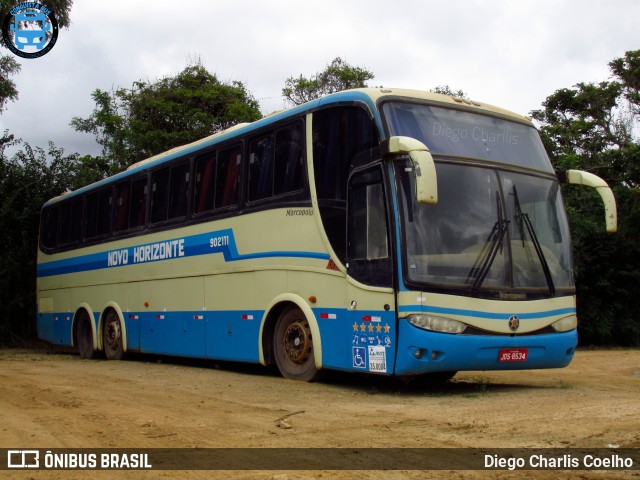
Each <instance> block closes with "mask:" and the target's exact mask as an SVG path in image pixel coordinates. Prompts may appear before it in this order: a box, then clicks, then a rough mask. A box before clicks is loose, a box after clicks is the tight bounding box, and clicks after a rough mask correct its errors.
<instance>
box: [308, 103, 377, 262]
mask: <svg viewBox="0 0 640 480" xmlns="http://www.w3.org/2000/svg"><path fill="white" fill-rule="evenodd" d="M378 143H379V142H378V136H377V130H376V127H375V124H374V122H373V120H372V119H371V118H370V117H369V115H368V113H367V112H366V111H365V110H363V109H362V108H359V107H352V106H344V107H343V106H340V107H335V108H328V109H325V110H320V111H318V112H316V113H314V114H313V171H314V176H315V184H316V194H317V196H318V207H319V209H320V218H322V224H323V226H324V229H325V232H326V234H327V238H328V239H329V242H330V243H331V247H332V248H333V250H334V252H335V253H336V255H337V256H338V258H339V259H340V261H341V262H342V263H345V262H346V254H347V252H346V250H347V246H346V245H347V231H346V225H347V179H348V178H349V174H350V172H351V170H352V169H353V168H354V167H355V166H356V165H357V164H364V163H367V162H371V161H375V160H377V159H378V158H379V156H377V157H375V156H372V155H373V153H372V152H373V150H374V149H375V147H377V145H378Z"/></svg>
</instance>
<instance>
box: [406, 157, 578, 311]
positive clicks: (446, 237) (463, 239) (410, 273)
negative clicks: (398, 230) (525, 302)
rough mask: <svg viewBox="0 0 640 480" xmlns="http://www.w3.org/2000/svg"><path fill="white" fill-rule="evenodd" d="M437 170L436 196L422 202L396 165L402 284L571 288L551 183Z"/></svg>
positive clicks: (529, 292)
mask: <svg viewBox="0 0 640 480" xmlns="http://www.w3.org/2000/svg"><path fill="white" fill-rule="evenodd" d="M436 171H437V174H438V192H439V201H438V204H437V205H425V204H420V203H417V202H416V201H415V196H414V195H413V192H415V186H414V185H413V182H414V176H413V175H412V173H411V172H412V169H411V167H410V165H409V163H408V161H406V162H402V161H400V162H397V163H396V176H397V179H398V190H399V195H400V200H401V201H400V203H401V205H402V212H403V219H402V224H403V227H404V242H405V244H406V249H405V254H406V259H405V265H406V280H407V281H408V282H409V283H411V284H413V285H415V286H417V287H418V288H423V287H424V286H425V285H431V286H441V287H448V288H456V287H457V288H459V289H461V290H465V291H468V292H469V291H470V292H471V293H472V294H476V295H478V296H483V295H486V294H487V292H492V293H495V292H501V294H502V295H503V296H504V295H507V297H508V298H514V299H519V298H521V299H526V298H530V297H531V296H533V295H537V296H542V297H547V296H554V295H555V294H563V293H564V294H567V293H570V292H571V291H572V290H573V276H572V273H571V272H572V261H571V249H570V242H569V228H568V224H567V219H566V217H565V214H564V209H563V207H562V198H561V195H560V188H559V185H558V182H557V181H555V180H552V179H550V178H542V177H537V176H531V175H524V174H520V173H515V172H510V171H502V170H498V169H495V168H487V167H480V166H477V165H471V164H460V163H453V162H451V163H449V162H437V163H436ZM507 292H511V293H508V294H507ZM507 297H505V298H507Z"/></svg>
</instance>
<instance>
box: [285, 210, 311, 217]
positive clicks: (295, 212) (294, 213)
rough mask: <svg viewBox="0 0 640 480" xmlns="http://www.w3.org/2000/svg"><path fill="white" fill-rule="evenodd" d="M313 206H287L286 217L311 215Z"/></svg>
mask: <svg viewBox="0 0 640 480" xmlns="http://www.w3.org/2000/svg"><path fill="white" fill-rule="evenodd" d="M311 216H313V208H288V209H287V217H311Z"/></svg>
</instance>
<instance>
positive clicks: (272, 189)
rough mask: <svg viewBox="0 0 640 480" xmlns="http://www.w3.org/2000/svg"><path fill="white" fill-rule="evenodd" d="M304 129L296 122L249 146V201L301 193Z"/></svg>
mask: <svg viewBox="0 0 640 480" xmlns="http://www.w3.org/2000/svg"><path fill="white" fill-rule="evenodd" d="M303 152H304V141H303V128H302V124H301V123H295V124H293V125H289V126H287V127H285V128H282V129H280V130H278V131H276V132H275V133H268V134H266V135H263V136H261V137H258V138H255V139H253V140H252V141H251V142H250V143H249V201H250V202H254V201H257V200H262V199H265V198H269V197H273V196H276V195H282V194H286V193H290V192H295V191H298V190H301V189H302V187H303V185H304V180H303V175H304V170H303V159H304V155H303Z"/></svg>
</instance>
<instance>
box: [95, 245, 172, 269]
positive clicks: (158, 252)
mask: <svg viewBox="0 0 640 480" xmlns="http://www.w3.org/2000/svg"><path fill="white" fill-rule="evenodd" d="M178 257H184V238H180V239H177V240H168V241H166V242H157V243H150V244H148V245H140V246H137V247H133V248H131V249H129V248H123V249H120V250H112V251H110V252H108V253H107V266H108V267H119V266H121V265H129V264H135V263H145V262H155V261H158V260H169V259H171V258H178Z"/></svg>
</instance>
